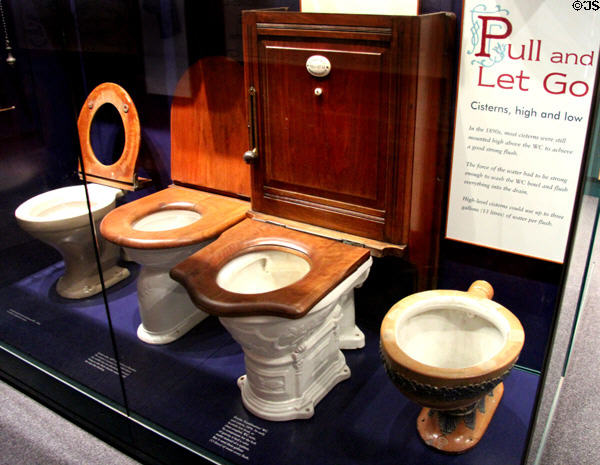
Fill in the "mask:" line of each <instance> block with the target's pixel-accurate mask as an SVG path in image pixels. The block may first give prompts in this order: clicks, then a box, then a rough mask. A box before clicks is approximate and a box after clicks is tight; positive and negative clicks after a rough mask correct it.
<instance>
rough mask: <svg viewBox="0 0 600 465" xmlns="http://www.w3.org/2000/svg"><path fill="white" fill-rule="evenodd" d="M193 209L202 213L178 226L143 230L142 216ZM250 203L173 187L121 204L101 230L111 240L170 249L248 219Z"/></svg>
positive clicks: (141, 247)
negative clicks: (194, 219)
mask: <svg viewBox="0 0 600 465" xmlns="http://www.w3.org/2000/svg"><path fill="white" fill-rule="evenodd" d="M175 209H183V210H191V211H195V212H197V213H199V214H201V215H202V218H200V219H198V220H197V221H195V222H193V223H191V224H189V225H187V226H184V227H181V228H176V229H169V230H161V231H140V230H137V229H134V225H135V223H136V222H137V221H139V220H140V219H141V218H143V217H145V216H147V215H149V214H151V213H155V212H159V211H165V210H175ZM247 209H248V203H247V202H245V201H242V200H238V199H233V198H229V197H223V196H219V195H214V194H210V193H208V192H203V191H198V190H195V189H188V188H185V187H179V186H170V187H169V188H167V189H163V190H161V191H159V192H155V193H153V194H150V195H148V196H146V197H142V198H140V199H138V200H136V201H135V202H130V203H127V204H124V205H122V206H120V207H119V208H117V209H115V210H113V211H112V212H110V213H109V214H108V215H107V216H106V217H105V218H104V220H103V221H102V224H101V226H100V232H101V233H102V235H103V236H104V237H105V238H106V239H108V240H109V241H111V242H114V243H115V244H118V245H120V246H125V247H132V248H136V249H168V248H174V247H185V246H187V245H192V244H196V243H200V242H204V241H206V240H208V239H210V238H212V237H215V236H217V235H219V234H220V233H221V232H222V231H223V230H225V229H227V228H229V227H231V226H233V225H234V224H236V223H238V222H240V221H242V220H243V219H244V218H245V214H246V211H247Z"/></svg>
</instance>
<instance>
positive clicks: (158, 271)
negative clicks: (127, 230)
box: [124, 242, 208, 344]
mask: <svg viewBox="0 0 600 465" xmlns="http://www.w3.org/2000/svg"><path fill="white" fill-rule="evenodd" d="M206 244H207V242H201V243H199V244H194V245H191V246H188V247H181V248H178V249H174V250H173V249H164V250H146V249H134V248H128V247H125V248H124V250H125V252H126V253H127V256H128V257H129V258H130V259H131V260H133V261H135V262H137V263H139V264H140V265H141V269H140V274H139V275H138V278H137V295H138V305H139V314H140V318H141V320H142V321H141V323H140V325H139V326H138V329H137V336H138V338H139V339H140V340H142V341H144V342H146V343H148V344H168V343H170V342H173V341H175V340H176V339H179V338H180V337H181V336H183V335H184V334H185V333H187V332H188V331H189V330H190V329H192V328H193V327H194V326H196V325H197V324H198V323H200V322H201V321H202V320H204V319H205V318H206V317H207V316H208V314H206V313H204V312H203V311H201V310H199V309H198V308H197V307H196V306H195V305H194V304H193V303H192V302H191V301H190V299H189V297H188V295H187V292H186V290H185V289H184V288H183V287H181V285H179V284H178V283H177V282H176V281H173V280H172V279H171V278H170V277H169V270H170V269H171V268H172V267H173V266H174V265H175V264H177V263H178V262H180V261H181V260H183V259H184V258H185V257H187V256H189V255H191V254H192V253H194V252H196V251H197V250H199V249H200V248H202V247H204V246H205V245H206Z"/></svg>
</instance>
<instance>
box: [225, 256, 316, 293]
mask: <svg viewBox="0 0 600 465" xmlns="http://www.w3.org/2000/svg"><path fill="white" fill-rule="evenodd" d="M256 249H258V250H256ZM303 255H304V254H301V253H300V252H297V251H296V250H294V249H290V248H284V247H274V248H251V249H249V251H247V252H245V253H243V254H241V255H238V256H237V257H235V258H233V259H232V260H230V261H229V262H228V263H227V264H226V265H225V266H224V267H223V268H221V270H220V271H219V273H218V274H217V284H218V285H219V286H220V287H222V288H223V289H225V290H226V291H229V292H235V293H238V294H260V293H264V292H270V291H275V290H277V289H281V288H283V287H286V286H289V285H291V284H293V283H295V282H297V281H299V280H300V279H302V278H303V277H304V276H306V274H307V273H308V272H309V271H310V263H309V261H308V257H305V256H303Z"/></svg>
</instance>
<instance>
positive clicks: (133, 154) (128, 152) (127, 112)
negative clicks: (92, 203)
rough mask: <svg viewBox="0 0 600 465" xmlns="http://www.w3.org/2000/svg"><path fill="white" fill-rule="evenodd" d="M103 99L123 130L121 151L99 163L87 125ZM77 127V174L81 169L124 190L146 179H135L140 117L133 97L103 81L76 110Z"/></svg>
mask: <svg viewBox="0 0 600 465" xmlns="http://www.w3.org/2000/svg"><path fill="white" fill-rule="evenodd" d="M105 103H106V104H110V105H112V106H114V107H115V108H116V109H117V111H118V112H119V115H121V121H122V122H123V128H124V131H125V143H124V146H123V152H122V153H121V156H120V158H119V159H118V160H117V161H116V162H115V163H113V164H112V165H104V164H103V163H101V162H100V161H99V160H98V158H97V157H96V155H95V154H94V150H93V149H92V144H91V143H90V128H91V126H92V121H93V119H94V115H95V114H96V112H97V111H98V109H99V108H100V107H101V106H102V105H104V104H105ZM77 129H78V132H79V143H80V145H81V156H82V159H83V167H82V166H81V165H80V166H79V172H80V174H81V172H82V171H84V172H85V176H86V178H87V179H88V180H89V181H92V182H97V183H99V184H104V185H108V186H112V187H117V188H120V189H126V190H134V189H136V188H137V187H138V184H139V183H140V182H146V181H148V180H147V179H143V178H139V179H138V177H137V175H136V173H135V164H136V161H137V157H138V152H139V148H140V119H139V117H138V113H137V110H136V108H135V105H134V104H133V100H132V99H131V97H130V96H129V94H128V93H127V92H126V91H125V90H124V89H123V88H122V87H121V86H119V85H117V84H114V83H112V82H105V83H103V84H100V85H99V86H97V87H96V88H95V89H94V90H92V92H91V93H90V95H88V97H87V99H86V100H85V102H84V104H83V107H82V108H81V112H80V113H79V118H78V120H77Z"/></svg>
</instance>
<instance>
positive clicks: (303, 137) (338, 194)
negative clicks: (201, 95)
mask: <svg viewBox="0 0 600 465" xmlns="http://www.w3.org/2000/svg"><path fill="white" fill-rule="evenodd" d="M243 18H244V31H245V36H244V52H245V65H246V88H247V89H248V109H249V120H250V122H249V128H250V140H251V150H249V151H248V152H246V153H245V154H244V159H245V160H246V161H247V162H248V163H249V164H250V165H251V167H252V211H251V212H249V217H250V218H248V219H246V220H244V221H243V222H241V223H239V224H237V225H236V226H234V227H232V228H230V229H229V230H227V231H225V232H224V233H223V234H222V235H221V236H220V237H219V238H218V239H217V240H216V241H214V242H212V243H211V244H209V245H208V246H206V247H205V248H203V249H202V250H200V251H198V252H196V253H195V254H193V255H192V256H190V257H189V258H188V259H186V260H185V261H183V262H182V263H180V264H178V265H177V266H176V267H174V268H173V269H172V270H171V276H172V277H173V278H174V279H175V280H177V281H179V282H180V283H181V284H183V286H185V287H186V289H187V290H188V292H189V294H190V298H191V299H192V301H193V302H194V303H195V304H196V305H197V306H198V308H200V309H202V310H203V311H205V312H207V313H210V314H213V315H217V316H218V317H219V319H220V321H221V322H222V324H223V325H224V326H225V327H226V328H227V330H228V331H229V332H230V333H231V335H232V336H233V338H234V339H235V340H236V341H238V342H239V343H240V345H241V346H242V348H243V350H244V360H245V365H246V374H243V375H242V376H240V378H239V379H238V385H239V387H240V388H241V393H242V401H243V403H244V406H245V407H246V408H247V409H248V410H250V411H251V412H252V413H254V414H255V415H257V416H259V417H261V418H265V419H268V420H275V421H279V420H290V419H296V418H309V417H311V416H312V415H313V414H314V408H315V405H316V404H317V403H318V402H319V401H320V400H321V399H322V398H323V397H324V396H325V395H326V394H327V393H328V392H329V391H331V389H333V388H334V386H335V385H336V384H337V383H338V382H340V381H341V380H344V379H346V378H348V377H349V376H350V369H349V368H348V366H347V365H346V363H345V358H344V355H343V353H342V352H341V351H340V349H355V348H360V347H362V346H363V345H364V343H365V342H364V335H363V334H362V332H361V331H360V330H359V329H358V328H357V327H356V324H355V321H354V297H353V295H354V289H355V288H356V287H358V286H360V285H361V284H362V283H363V282H364V280H365V279H366V278H367V276H368V273H369V269H370V267H371V263H372V259H371V258H370V254H373V255H383V254H386V253H393V254H398V255H402V254H404V256H406V255H407V254H406V250H407V246H406V242H405V240H406V239H407V238H408V239H409V240H413V241H414V242H415V244H419V243H423V244H425V243H426V244H427V245H428V247H429V246H430V245H434V244H435V242H436V241H435V240H433V236H432V234H433V235H435V232H434V231H435V224H436V221H437V220H434V217H436V215H437V213H436V211H437V210H435V209H436V208H437V209H439V202H440V201H441V197H439V196H438V197H436V195H435V192H433V193H432V192H430V190H433V191H436V189H437V188H436V186H437V183H438V182H439V179H438V178H437V176H438V174H439V173H437V172H436V169H433V170H432V169H428V170H422V169H421V168H422V164H423V163H425V165H424V166H427V167H428V168H430V167H431V166H434V167H437V166H438V162H439V161H438V159H437V157H438V156H439V155H440V153H443V147H444V144H443V143H442V142H443V140H444V138H443V134H442V135H441V136H442V137H441V139H436V142H435V143H433V145H429V146H428V144H430V143H431V140H432V137H431V135H428V136H427V137H428V139H426V138H424V137H423V138H421V136H422V134H421V131H423V130H426V131H429V130H433V129H435V131H436V135H437V134H439V132H437V131H438V129H439V128H438V127H437V124H438V123H439V121H440V120H442V121H443V120H444V117H445V116H447V113H446V112H447V107H446V106H445V104H446V103H447V100H444V99H442V100H441V101H440V100H438V101H437V103H436V104H435V105H431V108H429V110H430V112H429V114H428V115H427V117H431V118H433V119H432V120H431V121H430V120H428V119H427V118H425V117H424V115H425V113H423V118H424V119H423V120H422V124H421V125H419V126H418V127H417V126H416V125H415V122H416V121H415V120H414V119H411V118H406V119H402V118H400V119H401V122H397V121H396V119H395V118H396V117H398V116H397V112H398V111H399V110H400V102H403V105H405V106H410V105H415V107H419V105H418V104H417V103H418V102H417V100H416V92H413V91H415V90H418V91H421V92H426V91H427V89H428V88H429V87H428V86H430V83H433V82H432V81H431V80H425V81H423V82H420V81H419V79H418V78H417V77H416V74H418V73H417V69H416V68H411V67H412V66H414V65H415V64H416V62H415V61H412V59H408V58H407V59H406V60H403V61H402V63H398V62H397V61H396V59H392V57H395V56H397V54H399V53H400V52H399V50H402V51H403V52H402V53H405V54H406V55H407V57H408V56H412V57H414V56H416V54H418V53H419V48H420V47H421V45H424V43H423V44H419V43H418V41H417V42H414V41H413V39H414V38H411V37H409V36H407V37H404V39H403V40H402V41H400V42H398V41H395V40H392V37H394V34H396V33H397V31H398V30H400V29H401V28H402V27H406V25H407V24H409V25H410V26H411V27H414V28H415V32H416V31H419V30H420V33H421V37H422V38H423V37H428V34H426V33H425V25H427V27H430V28H431V30H432V31H433V30H436V31H437V32H436V34H440V31H442V32H447V31H449V30H450V29H451V25H452V22H453V18H452V17H449V16H446V15H434V16H431V17H429V19H424V20H421V19H420V18H417V19H414V18H399V17H381V16H355V15H320V14H298V13H289V14H288V13H281V12H277V13H273V12H246V13H244V17H243ZM404 23H407V24H404ZM365 30H369V31H370V32H369V34H364V31H365ZM440 37H445V36H444V33H441V36H440ZM440 37H438V38H437V39H433V38H431V40H435V41H437V45H438V46H437V48H436V47H432V50H436V51H435V52H433V53H432V54H431V63H437V65H440V64H445V63H446V62H445V60H446V59H447V57H449V56H450V54H448V55H446V56H445V57H444V56H442V55H443V54H444V51H445V46H446V44H445V43H444V44H443V45H442V44H440V43H439V42H440ZM340 38H343V40H339V39H340ZM423 41H425V39H423ZM429 45H431V44H429ZM436 72H437V73H438V78H439V79H438V80H437V81H435V87H436V89H437V91H439V92H441V94H436V96H437V97H441V96H444V95H445V94H444V92H445V90H444V89H446V90H447V86H448V84H449V83H450V79H449V76H447V75H446V74H445V73H446V71H444V72H439V71H436ZM413 73H414V75H413ZM448 73H449V70H448ZM406 75H410V76H412V77H413V78H414V79H415V80H414V82H413V84H414V88H411V89H406V92H405V91H400V92H399V93H398V92H397V91H396V89H402V87H401V86H399V83H400V81H402V80H403V79H405V78H406ZM411 79H412V78H411ZM359 89H360V91H358V90H359ZM355 90H356V92H354V91H355ZM430 90H431V89H430ZM400 94H402V95H400ZM409 102H410V104H409ZM430 103H431V104H432V103H433V102H430ZM428 105H429V104H426V106H428ZM423 110H425V108H423ZM398 118H399V117H398ZM415 135H417V136H418V137H419V141H416V140H415V139H414V137H415ZM434 139H435V137H434ZM399 141H403V142H402V147H400V143H399ZM438 143H441V144H442V145H441V146H438V145H437V144H438ZM433 148H435V150H432V149H433ZM442 165H443V164H442ZM413 170H415V171H413ZM399 173H402V176H399ZM436 179H437V181H436ZM411 191H412V192H411ZM425 191H427V195H423V194H424V192H425ZM413 199H414V200H413ZM422 208H424V209H425V210H424V212H427V213H425V216H423V212H421V209H422ZM438 220H439V219H438ZM417 224H418V226H417ZM413 228H418V231H414V234H413V232H411V231H413ZM411 238H412V239H411ZM434 247H435V246H434ZM411 250H412V249H411ZM421 252H422V256H421V260H425V261H422V262H421V263H422V264H423V265H424V269H421V270H420V271H419V272H420V277H421V278H422V281H423V282H425V281H426V280H427V279H428V278H430V277H431V273H432V271H433V269H434V263H435V260H433V261H432V259H431V254H432V253H433V254H434V255H435V250H434V251H433V252H432V251H431V250H430V249H427V250H426V251H424V250H423V251H421ZM418 256H419V254H418V253H415V255H414V256H413V255H408V257H409V259H411V260H413V261H414V262H415V263H417V262H419V259H418V258H417V257H418ZM424 257H425V258H424ZM428 260H429V261H428ZM425 265H426V266H425Z"/></svg>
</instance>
